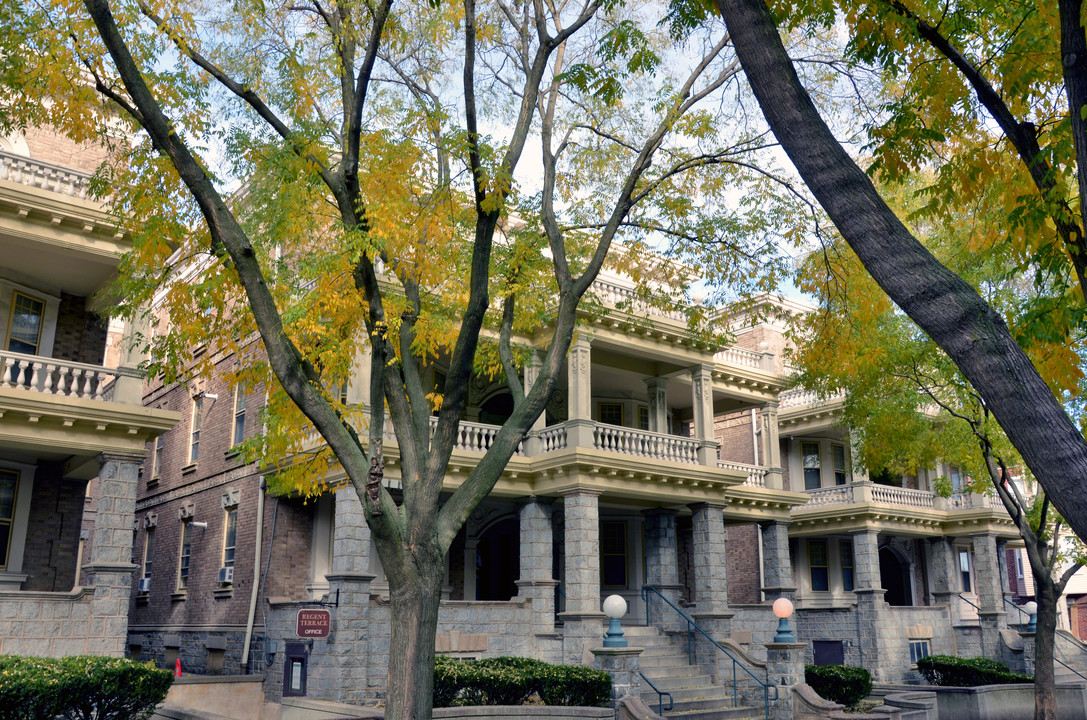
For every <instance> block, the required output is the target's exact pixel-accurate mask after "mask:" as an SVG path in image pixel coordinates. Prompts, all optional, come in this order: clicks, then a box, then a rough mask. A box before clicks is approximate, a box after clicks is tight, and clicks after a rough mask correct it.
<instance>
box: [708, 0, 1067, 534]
mask: <svg viewBox="0 0 1087 720" xmlns="http://www.w3.org/2000/svg"><path fill="white" fill-rule="evenodd" d="M716 3H717V7H718V9H719V10H720V12H721V15H722V16H723V17H724V20H725V23H726V25H727V26H728V30H729V34H730V36H731V38H732V42H733V46H734V47H735V49H736V55H737V57H738V58H739V59H740V63H741V65H742V66H743V69H744V72H745V74H746V75H747V79H748V81H749V82H750V84H751V88H752V90H753V92H754V93H755V97H756V98H757V99H758V102H759V106H760V107H761V108H762V111H763V115H765V117H766V121H767V123H768V124H769V125H770V129H771V130H773V132H774V135H775V136H776V137H777V139H778V141H779V142H781V146H782V148H783V149H784V150H785V152H786V153H787V154H788V156H789V159H790V160H792V162H793V164H794V165H795V166H796V168H797V171H798V172H799V173H800V175H801V177H803V178H804V182H805V183H806V184H807V185H808V187H809V188H810V189H811V191H812V194H813V195H815V197H816V198H817V199H818V200H819V203H820V204H821V205H822V206H823V208H824V209H825V210H826V212H827V215H829V216H830V218H831V220H832V221H833V222H834V224H835V226H837V228H838V230H839V231H840V232H841V234H842V237H843V238H845V240H846V242H848V243H849V245H850V247H852V248H853V251H854V252H856V254H857V257H859V258H860V260H861V262H862V263H864V267H865V269H866V270H868V272H869V273H870V274H871V275H872V277H873V278H874V279H875V280H876V282H877V283H879V285H880V287H882V288H883V290H884V292H886V293H887V295H888V296H890V298H891V299H892V300H893V301H894V302H895V303H897V304H898V306H899V307H901V308H902V310H903V311H905V313H906V314H907V315H909V317H910V318H911V319H912V320H913V321H914V322H916V323H917V325H918V326H920V327H921V329H922V330H924V331H925V332H926V333H928V334H929V335H930V336H931V337H932V339H933V340H934V341H935V342H936V343H937V344H938V345H939V346H940V347H941V348H942V349H943V350H944V351H945V352H946V353H947V354H948V356H949V357H950V358H951V359H952V360H953V361H954V362H955V364H956V365H958V366H959V368H960V369H961V370H962V372H963V375H965V376H966V378H967V380H969V381H970V383H971V384H972V385H973V386H974V388H975V389H977V391H978V393H979V394H980V395H981V397H982V398H984V400H985V402H986V404H987V406H988V407H989V409H990V410H991V411H992V414H993V417H995V418H996V420H997V421H998V422H999V423H1000V426H1001V427H1002V428H1003V429H1004V431H1005V433H1007V435H1008V438H1009V439H1010V440H1011V442H1012V444H1014V445H1015V448H1016V449H1017V450H1018V451H1019V453H1020V454H1021V455H1022V457H1023V459H1024V460H1025V461H1026V464H1027V466H1028V467H1029V468H1030V469H1031V471H1032V472H1033V473H1034V475H1035V477H1037V478H1038V481H1039V482H1040V483H1041V485H1042V487H1044V488H1045V490H1046V493H1047V494H1048V495H1049V497H1050V499H1051V500H1052V502H1053V504H1054V506H1056V507H1057V509H1058V510H1060V512H1061V514H1062V515H1063V516H1064V517H1065V519H1066V520H1067V521H1068V523H1069V524H1070V525H1071V526H1072V528H1073V529H1074V530H1075V531H1076V532H1077V534H1079V535H1080V536H1082V537H1087V492H1084V489H1085V487H1087V443H1085V442H1084V439H1083V435H1081V434H1080V431H1079V428H1077V427H1076V426H1075V424H1074V423H1073V422H1072V421H1071V419H1070V418H1069V417H1068V414H1067V413H1066V412H1065V411H1064V408H1063V407H1061V404H1060V403H1059V402H1058V401H1057V399H1056V398H1055V397H1054V396H1053V393H1052V391H1050V389H1049V387H1048V386H1047V385H1046V384H1045V382H1044V381H1043V380H1042V378H1041V376H1039V374H1038V371H1037V370H1036V369H1035V367H1034V365H1032V364H1031V362H1030V359H1029V358H1027V356H1026V354H1025V353H1024V352H1023V351H1022V349H1021V348H1020V347H1019V346H1018V344H1016V342H1015V340H1014V338H1012V336H1011V333H1009V332H1008V328H1007V326H1006V325H1005V323H1004V321H1003V319H1002V318H1001V317H1000V316H999V315H998V314H997V313H996V312H995V311H994V310H993V309H992V308H991V307H990V306H989V305H988V304H987V303H986V302H985V301H984V300H983V299H982V298H981V296H979V295H978V294H977V292H976V291H975V290H974V289H973V288H972V287H970V285H968V284H967V283H966V282H965V281H963V279H962V278H960V277H959V276H957V275H956V274H955V273H953V272H951V271H950V270H948V269H947V268H946V267H944V266H943V265H942V264H940V262H939V261H938V260H936V258H934V257H933V256H932V254H931V253H929V252H928V250H926V249H925V248H924V247H923V246H922V245H921V243H919V242H918V241H917V239H916V238H915V237H914V236H913V235H912V234H911V233H910V231H909V230H908V229H907V228H906V227H905V226H904V225H903V224H902V222H901V221H900V220H899V219H898V217H897V216H895V214H894V211H892V210H891V209H890V208H889V207H888V206H887V203H885V202H884V201H883V199H882V198H881V197H880V196H879V193H878V192H877V191H876V189H875V187H874V186H873V185H872V182H871V180H869V178H868V176H867V175H865V174H864V171H862V170H861V169H860V168H859V167H858V166H857V164H856V163H855V162H853V160H852V158H850V157H849V155H848V154H847V153H846V152H845V150H844V149H843V148H842V146H841V144H840V143H838V141H837V140H836V139H835V138H834V135H833V134H832V133H831V132H830V129H829V128H828V127H827V125H826V123H825V122H823V119H822V117H821V116H820V115H819V111H818V110H817V109H816V107H815V105H814V104H813V103H812V100H811V97H810V96H809V95H808V93H807V92H806V91H805V90H804V87H803V86H802V85H801V83H800V79H799V78H798V77H797V75H796V71H795V69H794V68H793V65H792V61H791V60H790V59H789V56H788V55H787V54H786V52H785V48H784V46H783V45H782V43H781V37H780V35H779V34H778V29H777V25H776V23H774V20H773V18H772V17H771V15H770V12H769V10H767V8H766V4H765V2H764V0H716Z"/></svg>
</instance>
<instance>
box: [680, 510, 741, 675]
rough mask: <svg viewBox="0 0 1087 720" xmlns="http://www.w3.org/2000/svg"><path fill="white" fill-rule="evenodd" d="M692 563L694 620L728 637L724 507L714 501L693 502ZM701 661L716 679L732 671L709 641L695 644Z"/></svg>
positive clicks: (718, 635) (715, 636)
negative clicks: (713, 502)
mask: <svg viewBox="0 0 1087 720" xmlns="http://www.w3.org/2000/svg"><path fill="white" fill-rule="evenodd" d="M690 507H691V511H692V512H693V513H694V516H693V518H692V523H691V525H692V527H691V530H692V532H691V550H692V562H691V566H692V569H693V571H694V595H695V607H696V609H695V612H693V613H692V616H693V617H694V619H695V621H696V622H697V623H698V624H699V625H700V626H701V627H702V629H703V630H705V631H706V633H708V634H709V635H710V637H712V638H713V639H714V640H718V641H720V640H721V639H723V638H726V637H728V635H729V632H730V630H731V623H730V620H731V618H732V613H731V612H729V611H728V586H727V584H726V571H725V520H724V516H723V515H722V510H723V506H721V505H715V504H711V503H697V504H694V505H691V506H690ZM696 648H697V651H696V653H695V655H696V659H697V661H698V663H699V664H700V665H701V666H702V667H703V669H704V670H705V671H706V672H708V673H710V674H711V675H713V676H714V677H715V678H723V677H725V676H726V674H727V673H730V672H731V670H730V666H731V664H730V663H729V667H726V666H725V663H724V661H725V660H726V659H727V658H725V657H724V656H723V654H722V653H721V652H720V651H718V650H717V649H716V648H715V647H713V646H712V645H711V644H710V643H708V642H699V643H696Z"/></svg>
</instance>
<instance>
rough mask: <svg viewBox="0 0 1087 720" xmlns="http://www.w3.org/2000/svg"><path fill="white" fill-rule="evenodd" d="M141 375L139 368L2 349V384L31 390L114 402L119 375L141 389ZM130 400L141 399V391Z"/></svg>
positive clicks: (0, 369)
mask: <svg viewBox="0 0 1087 720" xmlns="http://www.w3.org/2000/svg"><path fill="white" fill-rule="evenodd" d="M141 377H142V376H141V375H140V373H139V372H138V371H136V370H129V369H122V368H106V367H102V366H100V365H88V364H86V363H77V362H72V361H69V360H57V359H54V358H46V357H39V356H37V355H23V354H21V353H13V352H6V351H0V387H5V388H14V389H16V390H25V391H27V392H31V393H43V394H45V395H57V396H62V397H70V398H80V399H84V400H101V401H104V402H114V401H116V400H118V399H119V398H117V393H116V390H117V385H118V380H119V379H120V378H131V379H134V380H135V381H136V383H137V389H138V388H139V383H140V382H141ZM125 399H126V400H127V398H125ZM129 401H130V402H136V403H138V402H139V401H140V398H139V395H138V393H137V395H136V396H135V397H134V398H132V399H131V400H129Z"/></svg>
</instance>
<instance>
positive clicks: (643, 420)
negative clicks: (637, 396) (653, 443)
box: [638, 405, 649, 430]
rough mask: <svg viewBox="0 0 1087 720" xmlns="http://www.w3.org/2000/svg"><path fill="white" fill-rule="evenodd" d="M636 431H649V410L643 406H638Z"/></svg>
mask: <svg viewBox="0 0 1087 720" xmlns="http://www.w3.org/2000/svg"><path fill="white" fill-rule="evenodd" d="M638 429H639V430H648V429H649V408H648V407H646V406H645V405H639V406H638Z"/></svg>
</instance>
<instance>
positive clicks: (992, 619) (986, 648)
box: [971, 534, 1008, 657]
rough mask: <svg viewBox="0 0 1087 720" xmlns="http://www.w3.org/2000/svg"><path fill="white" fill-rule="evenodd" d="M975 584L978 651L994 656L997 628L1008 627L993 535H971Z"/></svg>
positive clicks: (997, 634)
mask: <svg viewBox="0 0 1087 720" xmlns="http://www.w3.org/2000/svg"><path fill="white" fill-rule="evenodd" d="M971 539H972V540H973V543H974V584H975V586H976V587H975V590H976V591H977V594H978V606H979V607H980V610H978V624H979V625H980V626H981V653H982V655H985V654H986V653H992V655H991V657H995V656H996V653H997V652H998V648H999V647H1000V631H1001V630H1004V629H1006V628H1007V627H1008V621H1007V614H1006V613H1005V612H1004V608H1003V607H1001V606H1002V605H1003V604H1004V600H1003V598H1004V594H1003V592H1002V590H1001V585H1000V561H999V559H998V557H997V552H996V536H995V535H991V534H985V535H974V536H973V538H971Z"/></svg>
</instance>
